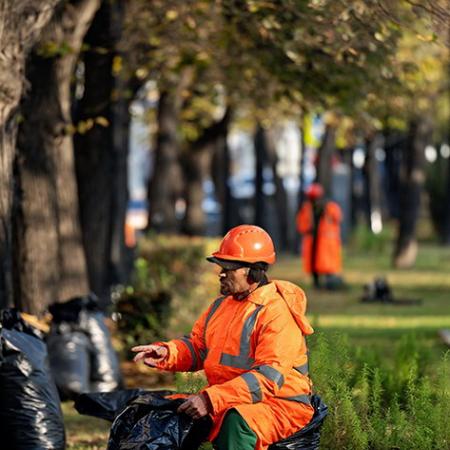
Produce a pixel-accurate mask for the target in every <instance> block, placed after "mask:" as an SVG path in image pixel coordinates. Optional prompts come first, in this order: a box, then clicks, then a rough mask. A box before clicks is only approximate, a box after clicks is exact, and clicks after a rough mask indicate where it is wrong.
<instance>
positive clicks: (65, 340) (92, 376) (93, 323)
mask: <svg viewBox="0 0 450 450" xmlns="http://www.w3.org/2000/svg"><path fill="white" fill-rule="evenodd" d="M49 311H50V313H51V314H52V316H53V319H52V323H51V328H50V333H49V334H48V336H47V338H46V340H47V347H48V354H49V358H50V367H51V370H52V373H53V377H54V379H55V383H56V386H57V388H58V391H59V393H60V396H61V399H63V400H65V399H75V398H76V397H77V395H79V394H81V393H83V392H110V391H113V390H115V389H117V388H119V387H120V386H121V383H122V381H121V374H120V367H119V360H118V358H117V355H116V353H115V351H114V348H113V346H112V343H111V336H110V333H109V330H108V328H107V327H106V325H105V316H104V314H103V313H102V312H101V311H100V309H99V306H98V300H97V298H96V297H95V296H94V295H88V296H84V297H76V298H73V299H71V300H69V301H67V302H64V303H54V304H53V305H50V307H49Z"/></svg>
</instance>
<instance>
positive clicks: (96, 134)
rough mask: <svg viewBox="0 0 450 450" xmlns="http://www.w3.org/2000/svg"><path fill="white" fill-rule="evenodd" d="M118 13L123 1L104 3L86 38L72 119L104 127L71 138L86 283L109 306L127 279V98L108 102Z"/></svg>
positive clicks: (113, 81)
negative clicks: (114, 290)
mask: <svg viewBox="0 0 450 450" xmlns="http://www.w3.org/2000/svg"><path fill="white" fill-rule="evenodd" d="M122 15H123V4H122V3H119V2H114V3H112V2H109V1H106V2H103V4H102V6H101V8H100V9H99V10H98V11H97V14H96V15H95V18H94V20H93V22H92V25H91V27H90V29H89V31H88V33H87V35H86V37H85V40H84V42H85V44H87V47H88V50H87V51H86V52H85V53H84V59H83V61H84V92H83V97H82V99H81V100H80V102H79V104H78V105H77V112H78V114H77V121H78V122H82V123H89V121H94V123H96V120H97V121H102V120H103V119H106V121H107V123H103V125H102V124H99V123H96V124H95V125H94V126H93V127H92V128H90V129H89V130H88V131H87V132H86V133H84V134H80V133H79V134H76V135H75V139H74V143H75V163H76V169H77V181H78V193H79V203H80V220H81V228H82V234H83V244H84V250H85V253H86V261H87V268H88V274H89V282H90V286H91V289H92V291H93V292H94V293H95V294H97V296H98V297H99V298H100V299H101V301H102V303H104V304H107V303H109V294H110V287H111V285H112V284H114V283H119V282H124V281H125V278H126V273H125V272H126V271H125V268H124V267H123V261H124V259H125V258H124V257H123V252H124V250H123V249H122V247H123V246H124V243H123V228H124V217H125V213H126V203H127V167H126V160H127V155H128V127H129V114H128V107H129V103H130V100H131V99H122V98H120V99H118V100H116V101H113V99H112V96H113V92H114V91H116V92H117V91H118V90H119V89H118V88H119V87H120V86H119V84H120V83H121V80H117V79H115V77H114V75H113V59H114V57H115V56H116V46H117V43H118V40H119V39H120V30H121V18H122ZM99 49H101V50H100V51H99ZM123 90H124V89H123ZM122 104H123V105H122ZM124 112H125V117H124V114H123V113H124ZM91 123H92V122H91ZM113 260H114V261H113Z"/></svg>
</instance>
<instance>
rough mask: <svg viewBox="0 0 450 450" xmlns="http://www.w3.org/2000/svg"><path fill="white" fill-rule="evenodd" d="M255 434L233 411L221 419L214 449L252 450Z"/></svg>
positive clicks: (254, 443)
mask: <svg viewBox="0 0 450 450" xmlns="http://www.w3.org/2000/svg"><path fill="white" fill-rule="evenodd" d="M256 440H257V439H256V434H255V433H254V432H253V431H252V430H251V428H250V427H249V426H248V425H247V422H246V421H245V420H244V419H243V417H242V416H241V415H240V414H239V413H238V412H237V411H236V410H235V409H231V410H230V411H228V412H227V414H226V416H225V418H224V419H223V422H222V426H221V428H220V431H219V434H218V436H217V438H216V439H215V440H214V448H215V449H217V450H254V449H255V445H256Z"/></svg>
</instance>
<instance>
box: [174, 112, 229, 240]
mask: <svg viewBox="0 0 450 450" xmlns="http://www.w3.org/2000/svg"><path fill="white" fill-rule="evenodd" d="M230 119H231V111H230V109H229V108H228V109H227V110H226V112H225V114H224V115H223V117H222V119H220V120H219V121H217V122H215V123H213V124H212V125H210V126H209V127H208V128H206V129H205V130H204V131H203V133H202V134H201V135H200V137H199V138H198V139H197V140H196V141H195V142H193V143H191V145H190V146H189V147H190V148H189V149H188V151H186V152H185V153H184V155H183V158H182V167H183V171H184V182H185V199H186V214H185V217H184V220H183V227H182V229H183V231H184V232H185V233H187V234H189V235H202V234H203V233H204V232H205V225H206V219H205V213H204V211H203V207H202V202H203V199H204V192H203V181H204V178H205V173H206V170H207V167H208V166H210V165H211V158H212V155H213V153H214V150H215V148H216V147H217V145H218V141H219V139H220V137H221V136H223V134H224V133H225V132H226V130H227V129H228V125H229V122H230Z"/></svg>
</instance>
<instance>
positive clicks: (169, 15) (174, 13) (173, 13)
mask: <svg viewBox="0 0 450 450" xmlns="http://www.w3.org/2000/svg"><path fill="white" fill-rule="evenodd" d="M177 17H178V11H175V10H174V9H169V11H167V12H166V19H167V20H175V19H176V18H177Z"/></svg>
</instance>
